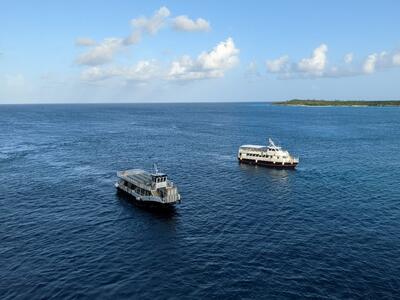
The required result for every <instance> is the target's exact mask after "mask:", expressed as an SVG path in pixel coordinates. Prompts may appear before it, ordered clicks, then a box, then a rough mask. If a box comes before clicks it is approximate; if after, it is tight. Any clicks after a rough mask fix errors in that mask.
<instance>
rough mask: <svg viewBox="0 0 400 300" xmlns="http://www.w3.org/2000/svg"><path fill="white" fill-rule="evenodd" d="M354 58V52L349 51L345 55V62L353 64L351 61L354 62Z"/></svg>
mask: <svg viewBox="0 0 400 300" xmlns="http://www.w3.org/2000/svg"><path fill="white" fill-rule="evenodd" d="M353 58H354V55H353V53H347V54H346V55H345V56H344V62H345V63H346V64H351V63H352V62H353Z"/></svg>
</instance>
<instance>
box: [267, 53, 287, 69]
mask: <svg viewBox="0 0 400 300" xmlns="http://www.w3.org/2000/svg"><path fill="white" fill-rule="evenodd" d="M288 62H289V56H287V55H284V56H281V57H279V58H277V59H273V60H267V61H266V65H267V70H268V71H269V72H271V73H280V72H283V71H287V70H288V68H289V65H288Z"/></svg>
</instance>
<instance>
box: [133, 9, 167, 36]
mask: <svg viewBox="0 0 400 300" xmlns="http://www.w3.org/2000/svg"><path fill="white" fill-rule="evenodd" d="M170 14H171V13H170V11H169V9H168V8H166V7H165V6H163V7H161V8H160V9H159V10H157V11H156V12H155V13H154V15H153V16H152V17H150V18H146V17H139V18H135V19H132V20H131V24H132V26H133V27H135V28H137V29H140V30H143V31H145V32H147V33H150V34H156V33H157V32H158V31H159V30H160V29H161V28H162V27H163V26H164V25H165V22H166V20H167V18H168V17H169V15H170Z"/></svg>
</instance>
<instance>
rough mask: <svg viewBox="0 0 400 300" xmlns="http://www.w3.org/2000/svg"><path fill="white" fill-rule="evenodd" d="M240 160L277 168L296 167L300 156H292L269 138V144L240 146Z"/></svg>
mask: <svg viewBox="0 0 400 300" xmlns="http://www.w3.org/2000/svg"><path fill="white" fill-rule="evenodd" d="M238 160H239V162H240V163H247V164H252V165H260V166H265V167H270V168H277V169H294V168H296V166H297V164H298V163H299V158H297V157H293V156H291V155H290V154H289V152H288V151H286V150H283V149H282V148H281V147H279V146H276V145H275V144H274V142H273V141H272V140H271V139H269V145H268V146H261V145H242V146H240V147H239V152H238Z"/></svg>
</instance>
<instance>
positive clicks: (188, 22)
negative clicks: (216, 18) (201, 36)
mask: <svg viewBox="0 0 400 300" xmlns="http://www.w3.org/2000/svg"><path fill="white" fill-rule="evenodd" d="M172 24H173V27H174V28H175V29H176V30H180V31H209V30H211V26H210V23H209V22H208V21H206V20H204V19H202V18H198V19H197V20H195V21H194V20H192V19H189V17H187V16H185V15H183V16H178V17H176V18H175V19H174V20H173V22H172Z"/></svg>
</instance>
